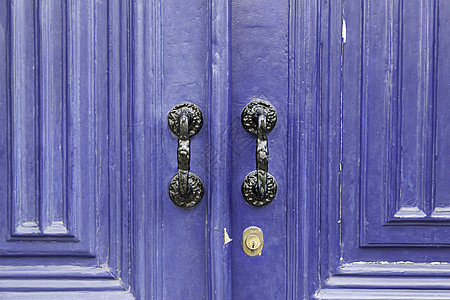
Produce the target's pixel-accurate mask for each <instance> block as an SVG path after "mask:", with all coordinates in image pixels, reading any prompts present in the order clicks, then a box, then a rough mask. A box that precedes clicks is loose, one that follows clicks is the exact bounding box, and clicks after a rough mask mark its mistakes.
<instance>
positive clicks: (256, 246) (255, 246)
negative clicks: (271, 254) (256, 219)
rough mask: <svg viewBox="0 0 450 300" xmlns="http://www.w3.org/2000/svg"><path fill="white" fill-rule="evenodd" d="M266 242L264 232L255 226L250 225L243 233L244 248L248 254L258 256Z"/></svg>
mask: <svg viewBox="0 0 450 300" xmlns="http://www.w3.org/2000/svg"><path fill="white" fill-rule="evenodd" d="M263 244H264V239H263V233H262V231H261V229H259V228H258V227H255V226H251V227H248V228H247V229H245V230H244V233H243V234H242V249H243V250H244V252H245V254H247V255H248V256H257V255H260V254H261V251H262V248H263Z"/></svg>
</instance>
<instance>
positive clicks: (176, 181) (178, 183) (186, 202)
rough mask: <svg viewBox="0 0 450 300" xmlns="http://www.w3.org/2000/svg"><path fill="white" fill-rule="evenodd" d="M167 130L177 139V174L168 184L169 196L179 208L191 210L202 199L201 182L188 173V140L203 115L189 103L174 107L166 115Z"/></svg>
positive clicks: (200, 125) (196, 129)
mask: <svg viewBox="0 0 450 300" xmlns="http://www.w3.org/2000/svg"><path fill="white" fill-rule="evenodd" d="M168 120H169V128H170V130H171V131H172V133H173V134H174V135H176V136H177V137H178V150H177V159H178V173H177V174H175V175H174V176H173V177H172V180H171V181H170V184H169V196H170V199H171V200H172V202H173V203H174V204H175V205H177V206H179V207H187V208H191V207H194V206H195V205H197V204H198V203H199V202H200V200H201V199H202V197H203V190H204V188H203V182H202V180H201V179H200V178H199V177H198V176H197V175H195V174H194V173H192V172H190V157H191V156H190V151H191V148H190V140H189V138H190V137H191V136H193V135H195V134H197V133H198V132H199V131H200V129H201V128H202V125H203V114H202V111H201V110H200V108H199V107H198V106H197V105H195V104H193V103H189V102H182V103H179V104H177V105H175V106H174V107H173V108H172V109H171V110H170V111H169V115H168Z"/></svg>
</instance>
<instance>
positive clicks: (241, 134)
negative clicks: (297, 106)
mask: <svg viewBox="0 0 450 300" xmlns="http://www.w3.org/2000/svg"><path fill="white" fill-rule="evenodd" d="M231 15H232V18H231V41H232V43H231V56H232V58H231V61H232V64H231V77H232V81H231V85H232V89H231V90H232V103H231V105H232V108H231V110H232V116H231V129H232V141H231V147H232V150H231V151H232V174H233V177H232V180H231V184H232V191H231V193H232V206H231V209H232V226H233V236H232V237H233V238H234V241H232V242H231V243H232V247H233V255H232V264H233V265H232V276H233V285H232V286H233V294H232V297H233V299H258V298H260V299H277V298H279V299H284V298H286V296H287V295H286V280H287V278H286V275H287V273H286V269H287V260H286V239H287V235H286V225H287V224H286V202H287V201H291V200H293V199H292V198H290V197H289V196H288V193H287V190H286V183H287V181H286V172H287V166H288V164H289V163H290V162H289V161H288V160H287V158H288V156H287V140H286V138H287V133H286V131H287V112H288V82H289V81H288V78H289V77H288V46H289V45H288V36H289V34H288V33H289V31H288V25H289V23H288V21H289V18H288V16H289V2H288V1H277V2H275V3H274V2H262V1H231ZM257 97H261V98H263V99H265V100H267V101H269V102H270V103H271V104H272V105H273V106H274V107H275V109H276V110H277V114H278V121H277V124H276V126H275V128H274V129H273V130H272V131H271V132H270V133H269V134H268V143H269V144H268V147H269V153H270V154H269V172H270V173H271V174H272V175H273V176H274V177H275V179H276V180H277V182H278V191H277V195H276V198H275V199H274V200H273V201H272V202H271V203H270V204H268V205H267V206H264V207H253V206H251V205H249V204H248V203H246V202H245V201H244V200H243V197H242V193H241V188H240V187H241V184H242V181H243V180H244V178H245V176H246V175H247V174H248V173H250V172H251V171H253V170H255V168H256V161H255V143H256V138H255V136H254V135H251V134H249V133H247V132H246V131H245V130H244V129H243V127H242V124H241V121H240V119H241V111H242V109H243V108H244V106H245V105H246V104H247V103H248V102H250V101H251V100H252V99H254V98H257ZM288 198H290V199H288ZM249 226H257V227H260V228H261V230H262V231H263V234H264V248H263V251H262V254H261V255H260V256H256V257H249V256H247V255H246V254H245V253H244V252H243V250H242V242H241V240H242V233H243V232H244V230H245V229H246V228H247V227H249Z"/></svg>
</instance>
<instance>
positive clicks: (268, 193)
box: [241, 99, 277, 206]
mask: <svg viewBox="0 0 450 300" xmlns="http://www.w3.org/2000/svg"><path fill="white" fill-rule="evenodd" d="M241 122H242V126H244V128H245V130H247V132H249V133H252V134H255V135H256V136H257V140H256V170H255V171H252V172H250V173H249V174H248V175H247V176H246V177H245V179H244V181H243V182H242V195H243V196H244V199H245V201H247V202H248V203H249V204H251V205H254V206H264V205H266V204H268V203H270V202H271V201H272V200H273V199H274V198H275V195H276V194H277V182H276V180H275V178H274V177H273V176H272V175H271V174H270V173H269V172H268V171H269V147H268V142H267V133H269V132H270V131H272V129H273V128H274V127H275V124H276V123H277V112H276V110H275V108H274V107H273V106H272V105H271V104H270V103H269V102H267V101H264V100H261V99H257V100H253V101H251V102H250V103H249V104H247V106H245V108H244V110H243V111H242V115H241Z"/></svg>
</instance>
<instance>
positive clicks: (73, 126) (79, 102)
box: [0, 0, 140, 299]
mask: <svg viewBox="0 0 450 300" xmlns="http://www.w3.org/2000/svg"><path fill="white" fill-rule="evenodd" d="M128 11H129V10H128V7H126V6H125V5H124V6H121V5H120V4H111V5H108V3H98V2H93V1H56V0H40V1H37V0H36V1H22V0H10V1H8V0H2V1H0V70H1V72H0V80H1V81H0V86H1V88H0V123H1V127H2V128H4V130H1V131H0V211H1V214H2V215H1V217H0V220H1V221H0V236H1V239H0V297H1V298H2V299H3V298H5V299H9V298H12V299H17V298H18V299H22V298H26V297H28V298H34V299H38V298H43V297H44V298H45V297H50V298H51V297H54V298H55V297H60V298H64V297H68V298H76V297H79V295H80V294H79V293H82V294H83V295H86V297H91V298H92V297H98V296H104V297H109V298H114V297H123V298H124V299H127V298H132V297H133V295H132V294H131V293H130V292H129V290H132V291H133V294H135V295H137V294H138V293H136V291H137V290H139V287H138V285H137V284H134V283H135V282H137V280H136V279H135V278H136V275H135V274H136V273H137V271H136V270H137V269H139V268H140V267H136V268H134V267H129V266H130V265H133V266H134V264H133V262H132V259H131V255H130V248H129V246H128V243H129V241H130V239H131V233H130V231H129V230H127V228H128V227H129V224H130V223H131V222H132V220H131V217H130V205H129V204H128V202H127V201H126V199H128V195H129V194H128V188H127V186H126V184H124V182H126V180H127V178H128V176H127V174H129V173H128V172H129V170H128V168H127V166H124V165H121V159H120V154H123V153H124V149H125V151H126V149H128V147H127V143H126V141H127V140H126V139H124V140H120V142H119V143H117V144H116V143H114V142H112V141H111V140H110V139H109V136H115V134H116V132H122V130H120V129H122V128H124V129H125V133H126V134H128V132H127V130H126V129H127V122H128V120H127V119H123V118H120V117H118V116H121V115H123V112H124V111H125V112H126V111H127V109H126V104H124V105H119V104H120V103H122V100H123V99H124V98H122V97H123V95H122V94H119V95H118V94H115V92H116V90H114V88H115V86H112V85H110V84H109V82H110V81H109V80H110V79H109V78H108V75H110V76H111V78H113V76H117V74H120V72H118V70H119V69H120V67H123V61H124V60H123V57H125V58H126V57H127V56H126V54H124V55H123V56H122V57H115V56H114V55H113V54H115V53H117V51H118V50H117V49H120V47H121V39H122V38H123V37H122V36H121V35H120V32H121V30H123V28H125V27H124V25H126V20H127V18H128V15H127V13H128ZM108 20H115V23H114V22H108ZM108 40H116V41H117V43H115V44H114V45H112V44H111V45H109V44H108ZM125 61H126V60H125ZM121 76H123V78H124V79H125V80H126V78H127V77H126V76H125V75H124V74H121ZM109 93H111V94H112V95H114V96H115V97H111V101H109V98H108V96H109ZM123 102H124V103H126V101H123ZM117 128H119V130H118V129H117ZM116 130H117V131H116ZM119 137H120V135H119ZM118 154H119V155H118ZM117 165H120V166H121V168H120V170H119V168H117V167H116V166H117ZM111 186H114V187H120V188H119V190H120V191H121V193H120V194H119V193H118V194H117V195H116V194H110V193H109V192H108V189H109V188H110V187H111ZM135 259H136V256H135V257H133V261H134V260H135ZM119 278H120V279H119ZM34 292H36V293H37V294H35V293H34ZM24 293H25V294H24ZM94 295H97V296H94Z"/></svg>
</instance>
